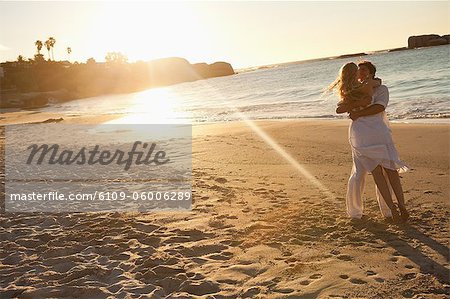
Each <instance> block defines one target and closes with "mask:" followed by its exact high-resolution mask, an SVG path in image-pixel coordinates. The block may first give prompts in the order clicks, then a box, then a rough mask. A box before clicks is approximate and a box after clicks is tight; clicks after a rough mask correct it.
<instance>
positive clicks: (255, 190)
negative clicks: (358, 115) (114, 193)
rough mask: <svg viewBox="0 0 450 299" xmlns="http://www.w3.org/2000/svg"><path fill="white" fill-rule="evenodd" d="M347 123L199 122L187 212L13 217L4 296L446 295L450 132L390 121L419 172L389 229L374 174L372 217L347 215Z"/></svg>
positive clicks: (6, 227) (404, 155) (1, 273)
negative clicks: (404, 216) (402, 214)
mask: <svg viewBox="0 0 450 299" xmlns="http://www.w3.org/2000/svg"><path fill="white" fill-rule="evenodd" d="M60 117H61V116H60V115H52V114H43V113H33V112H31V113H30V112H21V113H7V114H3V115H2V118H1V119H0V125H2V126H3V125H7V124H13V123H29V122H41V121H45V120H48V119H59V118H60ZM62 117H63V120H61V121H58V122H61V123H92V122H104V121H107V120H110V118H109V117H100V118H99V117H97V118H93V117H89V118H83V117H80V116H76V115H74V116H62ZM349 122H350V120H323V121H322V120H280V121H276V120H274V121H256V122H254V124H255V125H256V126H257V128H259V129H260V130H261V132H264V134H266V135H264V136H265V137H266V139H265V140H264V139H263V138H261V136H260V135H258V134H257V133H255V132H254V131H253V130H251V129H250V127H249V126H248V125H247V124H246V123H244V122H229V123H213V124H198V125H194V126H193V182H192V185H193V200H194V203H193V209H192V211H190V212H165V213H71V214H39V213H35V214H29V213H15V214H12V213H6V214H5V213H2V214H1V216H0V217H1V222H2V225H1V232H0V234H1V240H2V243H1V244H2V245H1V252H2V254H1V260H0V262H1V267H0V277H1V278H0V279H1V286H0V294H1V298H10V297H18V298H39V297H53V298H62V297H83V298H105V297H110V298H127V296H129V297H128V298H140V296H141V297H142V298H147V297H151V298H448V297H447V296H448V294H449V292H450V286H449V251H448V245H449V236H450V234H449V225H448V224H449V223H448V219H450V212H449V201H448V200H449V129H450V127H449V125H448V124H399V123H394V124H391V127H392V131H393V137H394V140H395V142H396V146H397V150H398V152H399V154H400V157H401V159H402V160H404V161H405V162H406V163H407V164H408V165H409V166H410V167H411V168H412V169H411V171H409V172H407V173H404V174H401V177H402V183H403V188H404V191H405V198H406V204H407V208H408V209H409V210H410V213H411V219H410V221H409V222H408V223H407V224H391V223H388V222H386V221H385V220H384V219H383V218H382V216H381V214H380V212H379V210H378V206H377V203H376V199H375V186H374V183H373V179H372V177H371V176H370V175H369V176H368V178H367V180H366V188H365V198H364V199H365V217H364V218H363V219H362V220H361V221H351V220H350V219H348V218H347V216H346V214H345V192H346V185H347V180H348V177H349V174H350V170H351V166H352V162H351V152H350V146H349V144H348V139H347V130H348V125H349ZM3 136H4V134H3ZM1 141H2V143H1V148H2V150H3V148H4V142H5V140H4V138H2V140H1ZM271 142H272V143H271ZM276 149H279V150H278V151H277V150H276ZM1 159H2V160H1V164H2V165H3V164H4V155H2V156H1ZM292 161H296V163H297V164H295V163H293V162H292ZM305 174H310V175H311V177H309V178H308V176H307V175H305ZM313 178H314V179H313ZM1 179H2V186H4V179H5V177H4V171H2V175H1ZM315 180H317V181H316V182H319V183H320V184H321V186H322V189H320V188H318V185H317V183H316V184H314V183H313V181H315ZM2 193H3V194H2V197H3V199H4V189H3V191H2Z"/></svg>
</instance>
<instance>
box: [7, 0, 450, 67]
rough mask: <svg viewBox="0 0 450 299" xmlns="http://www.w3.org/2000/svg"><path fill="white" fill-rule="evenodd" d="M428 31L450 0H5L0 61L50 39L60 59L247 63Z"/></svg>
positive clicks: (445, 27)
mask: <svg viewBox="0 0 450 299" xmlns="http://www.w3.org/2000/svg"><path fill="white" fill-rule="evenodd" d="M429 33H436V34H440V35H442V34H449V33H450V2H449V1H440V2H431V1H424V2H411V1H401V2H387V1H377V2H368V1H358V2H343V1H334V2H325V1H314V2H305V1H297V2H282V1H278V2H267V1H266V2H256V1H248V2H241V1H233V2H168V1H166V2H129V1H128V2H106V1H104V2H5V1H2V2H0V61H7V60H8V61H13V60H16V59H17V57H18V55H22V56H24V57H26V58H29V57H33V56H34V54H36V47H35V46H34V43H35V41H36V40H42V41H45V40H46V39H47V38H48V37H50V36H52V37H54V38H55V39H56V44H55V48H54V56H55V59H56V60H66V59H70V61H72V62H73V61H79V62H85V61H86V60H87V59H88V58H90V57H93V58H94V59H96V60H97V61H104V59H105V55H106V53H107V52H111V51H115V52H122V53H123V54H125V55H126V56H127V57H128V60H129V61H130V62H133V61H137V60H144V61H147V60H151V59H157V58H163V57H173V56H176V57H183V58H186V59H187V60H189V62H191V63H197V62H207V63H212V62H215V61H227V62H230V63H231V64H232V65H233V67H234V68H245V67H252V66H261V65H267V64H275V63H281V62H289V61H299V60H306V59H313V58H320V57H328V56H335V55H341V54H348V53H357V52H365V51H374V50H382V49H389V48H396V47H403V46H406V45H407V39H408V37H409V36H411V35H420V34H429ZM67 47H71V48H72V53H71V54H70V57H69V56H68V54H67V52H66V49H67ZM42 54H44V55H45V57H47V50H46V49H45V48H44V49H43V52H42Z"/></svg>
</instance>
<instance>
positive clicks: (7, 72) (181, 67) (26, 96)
mask: <svg viewBox="0 0 450 299" xmlns="http://www.w3.org/2000/svg"><path fill="white" fill-rule="evenodd" d="M233 74H235V71H234V69H233V67H232V66H231V64H229V63H227V62H215V63H212V64H207V63H194V64H191V63H189V62H188V61H187V60H186V59H184V58H180V57H169V58H163V59H156V60H152V61H148V62H144V61H139V62H135V63H127V62H114V61H113V62H106V63H103V62H102V63H97V62H95V61H94V60H88V61H87V62H86V63H69V62H68V61H14V62H4V63H1V64H0V77H1V80H0V89H1V94H0V108H24V109H26V108H39V107H43V106H46V105H48V104H52V103H58V102H64V101H69V100H73V99H79V98H85V97H92V96H99V95H104V94H114V93H129V92H135V91H140V90H144V89H147V88H151V87H161V86H168V85H173V84H177V83H182V82H191V81H195V80H201V79H207V78H212V77H220V76H228V75H233Z"/></svg>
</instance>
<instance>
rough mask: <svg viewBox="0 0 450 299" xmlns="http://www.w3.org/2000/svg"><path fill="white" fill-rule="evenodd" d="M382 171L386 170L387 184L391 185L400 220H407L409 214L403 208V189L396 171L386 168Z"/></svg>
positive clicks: (404, 207)
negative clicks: (400, 216)
mask: <svg viewBox="0 0 450 299" xmlns="http://www.w3.org/2000/svg"><path fill="white" fill-rule="evenodd" d="M384 170H386V173H387V175H388V179H389V182H390V183H391V186H392V189H393V190H394V193H395V197H397V202H398V207H399V209H400V213H401V215H402V219H403V220H407V219H408V217H409V213H408V211H407V210H406V206H405V197H404V195H403V188H402V183H401V182H400V176H399V175H398V172H397V170H393V169H388V168H385V169H384Z"/></svg>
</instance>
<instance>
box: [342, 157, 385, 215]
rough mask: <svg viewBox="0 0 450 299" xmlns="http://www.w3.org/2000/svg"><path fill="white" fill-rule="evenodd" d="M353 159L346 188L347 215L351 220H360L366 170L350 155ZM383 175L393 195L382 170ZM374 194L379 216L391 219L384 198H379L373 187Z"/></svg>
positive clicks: (379, 194) (378, 192) (378, 191)
mask: <svg viewBox="0 0 450 299" xmlns="http://www.w3.org/2000/svg"><path fill="white" fill-rule="evenodd" d="M352 157H353V167H352V173H351V175H350V178H349V179H348V187H347V199H346V203H347V214H348V216H350V217H351V218H358V219H359V218H361V217H362V215H363V209H364V204H363V200H362V195H363V193H364V182H365V180H366V176H367V170H366V169H365V168H364V167H363V165H362V164H361V162H360V161H359V160H358V157H357V156H356V155H354V154H352ZM383 175H384V177H385V179H386V182H387V184H388V186H389V191H390V192H391V196H392V193H393V190H392V187H391V183H390V182H389V179H388V177H387V174H386V172H385V171H384V170H383ZM375 192H376V196H377V201H378V206H379V207H380V211H381V214H382V215H383V216H384V217H391V216H392V213H391V210H390V209H389V207H388V206H387V204H386V202H385V201H384V198H383V197H382V196H381V193H380V190H378V187H377V186H376V185H375Z"/></svg>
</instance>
